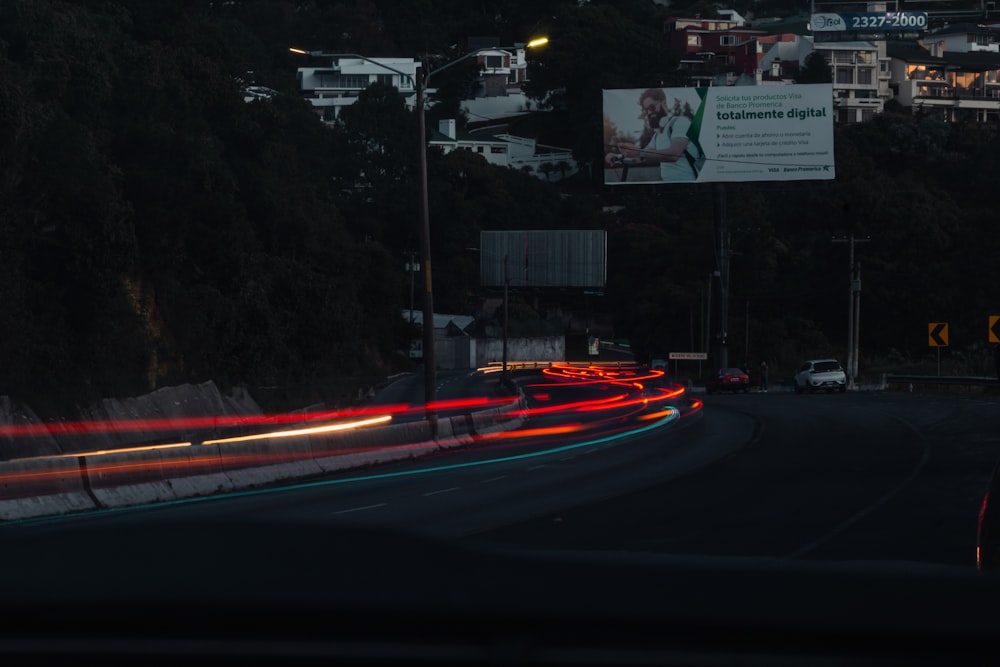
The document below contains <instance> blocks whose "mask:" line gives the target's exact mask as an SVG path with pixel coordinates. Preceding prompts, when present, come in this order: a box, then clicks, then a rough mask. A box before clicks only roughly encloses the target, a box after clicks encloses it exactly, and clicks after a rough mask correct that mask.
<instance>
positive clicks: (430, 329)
mask: <svg viewBox="0 0 1000 667" xmlns="http://www.w3.org/2000/svg"><path fill="white" fill-rule="evenodd" d="M548 41H549V40H548V38H547V37H539V38H537V39H533V40H531V41H530V42H528V44H527V46H529V47H532V48H534V47H536V46H541V45H543V44H547V43H548ZM496 49H501V50H502V49H503V47H499V46H490V47H484V48H481V49H476V50H474V51H470V52H468V53H466V54H465V55H463V56H461V57H459V58H456V59H455V60H452V61H450V62H448V63H445V64H444V65H441V66H440V67H438V68H436V69H432V70H430V71H428V69H427V59H426V57H425V58H424V61H423V62H421V66H420V74H419V75H418V76H417V84H416V87H417V113H418V114H419V116H418V121H419V122H418V125H419V128H420V146H419V150H420V217H421V232H420V252H421V255H422V258H423V262H424V400H425V401H426V404H425V410H426V412H427V416H428V418H431V419H433V417H434V412H433V409H432V408H431V407H430V406H431V403H432V402H433V401H434V399H435V398H436V396H437V386H436V385H437V380H436V377H435V368H434V326H433V324H434V307H433V289H432V281H431V223H430V211H429V208H428V203H427V114H426V109H425V102H424V95H425V92H426V90H427V86H428V85H429V84H430V80H431V77H432V76H434V75H435V74H437V73H438V72H440V71H442V70H445V69H448V68H449V67H452V66H454V65H457V64H458V63H460V62H462V61H464V60H467V59H468V58H473V57H475V56H477V55H479V54H480V53H482V52H484V51H494V50H496ZM505 296H506V295H505ZM504 308H505V311H504V312H505V317H504V319H505V322H504V364H503V375H504V377H506V373H507V335H506V331H507V328H506V298H505V299H504ZM428 324H430V326H428ZM428 353H429V354H430V357H428V356H427V355H428Z"/></svg>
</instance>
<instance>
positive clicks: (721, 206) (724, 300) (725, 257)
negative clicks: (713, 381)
mask: <svg viewBox="0 0 1000 667" xmlns="http://www.w3.org/2000/svg"><path fill="white" fill-rule="evenodd" d="M715 223H716V226H717V227H718V230H719V315H720V322H719V327H720V328H721V334H720V340H719V368H728V367H729V340H728V337H729V228H728V225H727V221H726V187H725V183H716V184H715Z"/></svg>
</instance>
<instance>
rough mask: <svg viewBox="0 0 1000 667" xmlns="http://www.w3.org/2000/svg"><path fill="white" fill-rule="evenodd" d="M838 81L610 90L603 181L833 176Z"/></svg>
mask: <svg viewBox="0 0 1000 667" xmlns="http://www.w3.org/2000/svg"><path fill="white" fill-rule="evenodd" d="M834 176H835V174H834V164H833V85H832V84H829V83H815V84H788V85H776V86H713V87H710V88H628V89H618V90H605V91H604V183H605V184H606V185H630V184H644V185H648V184H650V183H714V182H742V181H795V180H827V179H833V178H834Z"/></svg>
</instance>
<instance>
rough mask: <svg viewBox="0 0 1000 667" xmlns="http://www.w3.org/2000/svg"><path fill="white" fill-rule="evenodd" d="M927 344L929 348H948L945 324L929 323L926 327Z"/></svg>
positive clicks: (946, 324) (946, 326)
mask: <svg viewBox="0 0 1000 667" xmlns="http://www.w3.org/2000/svg"><path fill="white" fill-rule="evenodd" d="M927 344H928V345H929V346H930V347H948V323H947V322H931V323H930V324H928V325H927Z"/></svg>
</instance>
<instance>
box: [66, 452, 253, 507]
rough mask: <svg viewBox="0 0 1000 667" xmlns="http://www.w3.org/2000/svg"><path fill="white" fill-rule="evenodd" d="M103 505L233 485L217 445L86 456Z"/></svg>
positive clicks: (207, 492) (215, 490)
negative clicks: (226, 472)
mask: <svg viewBox="0 0 1000 667" xmlns="http://www.w3.org/2000/svg"><path fill="white" fill-rule="evenodd" d="M81 458H82V459H83V462H84V473H85V475H86V477H87V480H88V483H89V486H90V489H91V493H92V494H93V496H94V498H96V500H97V502H98V503H99V506H100V507H129V506H134V505H145V504H149V503H157V502H163V501H167V500H177V499H179V498H190V497H193V496H201V495H212V494H215V493H219V492H224V491H231V490H233V485H232V482H231V481H230V480H229V478H228V477H227V476H226V474H225V471H224V469H223V466H222V462H221V457H220V455H219V450H218V448H217V447H212V446H201V447H172V448H167V449H154V450H142V451H134V452H108V453H105V454H98V455H96V456H87V457H81Z"/></svg>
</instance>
